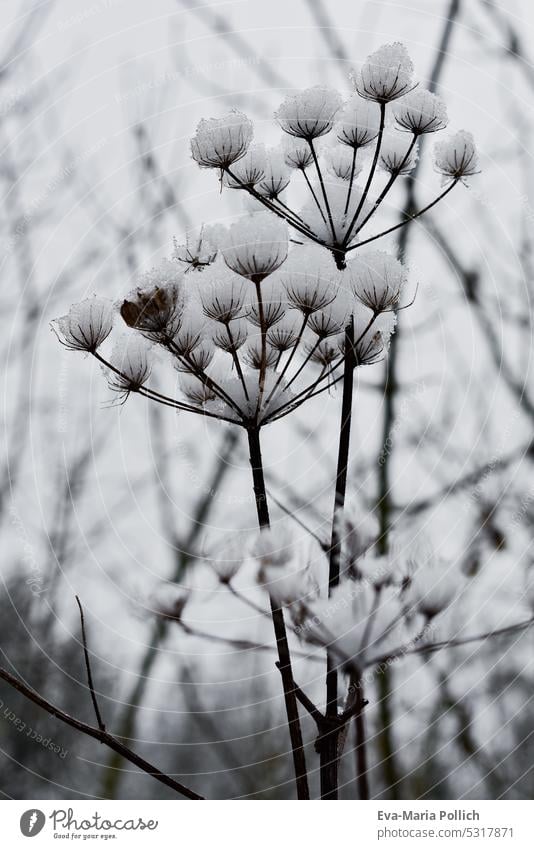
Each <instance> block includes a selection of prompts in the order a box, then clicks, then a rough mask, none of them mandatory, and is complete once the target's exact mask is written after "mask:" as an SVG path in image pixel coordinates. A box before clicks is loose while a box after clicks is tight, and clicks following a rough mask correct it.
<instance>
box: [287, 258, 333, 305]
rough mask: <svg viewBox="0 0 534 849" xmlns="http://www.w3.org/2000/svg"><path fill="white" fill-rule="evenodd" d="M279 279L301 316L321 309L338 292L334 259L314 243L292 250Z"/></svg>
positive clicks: (289, 300) (290, 301) (289, 299)
mask: <svg viewBox="0 0 534 849" xmlns="http://www.w3.org/2000/svg"><path fill="white" fill-rule="evenodd" d="M280 279H281V281H282V284H283V286H284V287H285V290H286V293H287V300H288V302H289V305H290V306H292V307H293V308H294V309H298V310H300V312H302V313H303V314H304V315H311V314H312V313H314V312H317V310H322V309H324V308H325V307H327V306H328V304H330V303H332V301H333V300H334V298H335V297H336V294H337V289H336V286H335V284H334V281H335V279H336V268H335V265H334V263H333V260H332V259H331V257H329V256H328V255H327V254H326V253H325V251H324V250H321V248H318V247H315V246H310V247H305V248H301V249H299V250H298V251H292V252H291V253H290V255H289V258H288V260H287V262H286V264H285V265H284V268H283V271H282V272H281V275H280Z"/></svg>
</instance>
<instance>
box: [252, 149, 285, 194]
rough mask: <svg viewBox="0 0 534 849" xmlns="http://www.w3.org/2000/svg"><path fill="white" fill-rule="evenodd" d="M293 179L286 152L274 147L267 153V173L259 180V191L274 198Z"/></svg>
mask: <svg viewBox="0 0 534 849" xmlns="http://www.w3.org/2000/svg"><path fill="white" fill-rule="evenodd" d="M290 180H291V171H290V169H289V166H288V165H287V163H286V161H285V158H284V154H283V153H282V151H281V150H279V149H278V148H272V149H271V150H269V151H268V153H267V162H266V165H265V173H264V175H263V177H262V179H261V180H260V181H259V185H258V192H259V193H260V194H261V195H263V196H264V197H266V198H270V199H271V200H274V199H275V198H277V197H278V195H279V194H281V192H283V191H284V189H287V187H288V186H289V183H290Z"/></svg>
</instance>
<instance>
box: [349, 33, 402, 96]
mask: <svg viewBox="0 0 534 849" xmlns="http://www.w3.org/2000/svg"><path fill="white" fill-rule="evenodd" d="M354 83H355V86H356V91H357V92H358V94H359V95H360V97H364V98H365V99H366V100H374V101H376V102H377V103H388V102H389V101H391V100H397V99H398V98H399V97H402V96H403V95H405V94H407V93H408V92H409V91H411V89H412V88H413V86H414V83H413V63H412V60H411V59H410V57H409V55H408V51H407V50H406V48H405V46H404V44H400V42H398V41H397V42H395V44H384V45H383V46H382V47H380V48H379V49H378V50H376V51H375V53H372V54H371V55H370V56H369V57H368V59H367V60H366V61H365V62H364V64H363V65H362V67H361V69H360V71H359V73H358V74H356V77H355V80H354Z"/></svg>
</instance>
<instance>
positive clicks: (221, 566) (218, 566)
mask: <svg viewBox="0 0 534 849" xmlns="http://www.w3.org/2000/svg"><path fill="white" fill-rule="evenodd" d="M245 556H246V546H245V540H244V539H240V538H239V537H238V538H237V539H235V540H234V541H232V542H230V543H228V544H226V545H223V546H222V548H221V549H220V551H219V552H218V554H217V556H216V557H213V558H212V559H210V565H211V567H212V569H213V571H214V572H215V574H216V575H217V577H218V579H219V581H220V582H221V584H225V585H227V584H229V583H231V581H232V580H233V579H234V578H235V576H236V575H237V573H238V572H239V570H240V569H241V567H242V565H243V563H244V561H245Z"/></svg>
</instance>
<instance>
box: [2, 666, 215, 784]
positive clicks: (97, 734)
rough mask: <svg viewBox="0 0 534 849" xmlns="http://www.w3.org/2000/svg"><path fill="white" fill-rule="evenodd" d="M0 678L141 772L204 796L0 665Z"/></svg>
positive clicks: (163, 782) (164, 782)
mask: <svg viewBox="0 0 534 849" xmlns="http://www.w3.org/2000/svg"><path fill="white" fill-rule="evenodd" d="M0 679H2V681H5V682H6V684H9V685H10V687H13V688H14V689H15V690H17V691H18V692H19V693H21V695H23V696H24V697H25V698H26V699H29V701H30V702H33V703H34V704H36V705H38V706H39V707H41V708H43V710H45V711H46V712H47V713H49V714H50V715H51V716H55V717H56V719H59V720H60V722H64V723H65V725H70V727H71V728H74V729H75V730H76V731H80V732H81V733H82V734H86V735H87V736H88V737H93V738H94V739H95V740H98V741H99V742H100V743H103V744H104V745H105V746H107V747H108V748H109V749H113V751H115V752H117V753H118V754H119V755H120V756H121V757H123V758H125V759H126V760H127V761H130V763H133V764H135V766H137V767H139V769H140V770H142V772H145V773H146V774H147V775H151V776H152V778H155V779H156V781H160V782H161V784H165V785H166V786H167V787H170V788H171V789H172V790H175V791H176V792H177V793H180V795H182V796H185V797H186V798H187V799H203V798H204V797H203V796H199V795H198V793H195V792H194V791H193V790H190V789H189V788H188V787H185V785H183V784H180V782H179V781H175V780H174V778H171V777H170V776H169V775H165V773H164V772H162V771H161V770H160V769H158V768H157V767H155V766H153V765H152V764H151V763H149V762H148V761H145V759H144V758H141V757H140V756H139V755H137V754H136V753H135V752H133V751H132V750H131V749H129V748H128V747H127V746H124V745H123V744H122V743H120V742H119V740H117V739H116V737H114V736H113V735H112V734H110V733H109V732H108V731H103V730H102V729H101V728H94V727H93V726H92V725H87V723H85V722H82V721H81V720H79V719H76V718H75V717H74V716H70V714H68V713H65V711H63V710H61V709H60V708H58V707H56V705H54V704H52V703H51V702H49V701H47V700H46V699H43V698H42V697H41V696H40V695H39V693H36V692H35V690H32V688H31V687H28V686H27V685H26V684H24V683H23V682H22V681H21V680H20V679H19V678H16V677H15V676H14V675H12V674H11V673H10V672H8V671H7V669H3V668H2V667H0Z"/></svg>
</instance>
